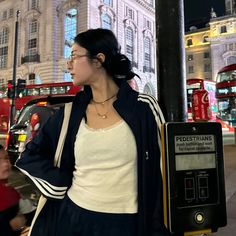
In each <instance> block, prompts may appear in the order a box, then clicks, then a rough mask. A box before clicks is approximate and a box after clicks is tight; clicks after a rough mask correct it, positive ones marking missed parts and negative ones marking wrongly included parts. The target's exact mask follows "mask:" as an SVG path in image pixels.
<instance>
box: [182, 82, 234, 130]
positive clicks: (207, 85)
mask: <svg viewBox="0 0 236 236" xmlns="http://www.w3.org/2000/svg"><path fill="white" fill-rule="evenodd" d="M198 89H205V90H206V91H207V92H208V94H209V103H210V109H211V115H212V119H211V121H215V122H219V123H221V126H222V130H224V131H229V132H234V128H233V127H231V126H230V125H228V123H226V122H224V120H222V119H221V117H218V114H219V113H218V107H217V98H216V93H217V92H216V91H217V84H216V82H215V81H212V80H204V79H200V78H192V79H187V102H188V121H193V115H192V94H193V91H194V90H198Z"/></svg>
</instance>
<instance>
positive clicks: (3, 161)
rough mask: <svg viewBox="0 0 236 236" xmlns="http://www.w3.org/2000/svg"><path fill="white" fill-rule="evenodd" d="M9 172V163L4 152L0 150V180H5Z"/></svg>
mask: <svg viewBox="0 0 236 236" xmlns="http://www.w3.org/2000/svg"><path fill="white" fill-rule="evenodd" d="M10 172H11V163H10V160H9V157H8V154H7V152H6V151H5V150H0V180H4V179H7V178H8V177H9V175H10Z"/></svg>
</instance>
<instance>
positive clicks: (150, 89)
mask: <svg viewBox="0 0 236 236" xmlns="http://www.w3.org/2000/svg"><path fill="white" fill-rule="evenodd" d="M143 92H144V93H146V94H149V95H152V96H155V91H154V89H153V86H152V84H150V83H147V84H145V86H144V88H143Z"/></svg>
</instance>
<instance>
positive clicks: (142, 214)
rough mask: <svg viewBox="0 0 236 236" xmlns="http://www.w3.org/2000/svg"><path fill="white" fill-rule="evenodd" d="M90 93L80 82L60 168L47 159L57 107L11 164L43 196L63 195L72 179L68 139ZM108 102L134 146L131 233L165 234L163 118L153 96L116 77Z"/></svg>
mask: <svg viewBox="0 0 236 236" xmlns="http://www.w3.org/2000/svg"><path fill="white" fill-rule="evenodd" d="M91 98H92V92H91V89H90V87H89V86H85V88H84V90H83V91H81V92H79V93H78V94H77V95H76V97H75V99H74V101H73V106H72V112H71V117H70V121H69V126H68V131H67V135H66V140H65V144H64V149H63V152H62V156H61V166H60V168H58V167H54V165H53V162H54V155H55V152H56V147H57V142H58V139H59V134H60V129H61V126H62V122H63V115H64V114H63V112H64V110H63V108H62V109H61V110H59V112H57V113H56V114H55V115H54V116H52V117H50V118H49V120H48V121H47V123H46V124H45V125H44V126H43V128H42V129H41V131H40V132H39V133H38V135H36V137H35V138H34V139H33V140H32V141H31V142H29V143H28V144H27V145H26V148H25V151H24V152H23V153H22V155H21V156H20V158H19V159H18V160H17V162H16V166H17V167H18V168H19V169H20V170H21V171H22V172H23V173H25V174H26V175H27V176H29V177H30V178H31V179H32V180H33V182H34V183H35V184H36V186H37V187H38V188H39V190H40V191H41V192H42V194H43V195H44V196H45V197H46V198H48V199H55V200H56V199H63V198H64V196H65V194H66V192H67V189H68V188H69V187H70V186H71V184H72V177H73V171H74V164H75V157H74V142H75V139H76V134H77V131H78V128H79V126H80V122H81V120H82V119H83V117H85V114H86V108H87V105H88V104H89V102H90V100H91ZM113 106H114V108H115V109H116V111H117V112H118V113H119V115H120V116H121V117H122V118H123V119H124V121H125V122H126V123H127V124H128V125H129V127H130V129H131V130H132V132H133V134H134V137H135V140H136V145H137V154H138V156H137V158H138V162H137V163H138V176H137V178H138V235H137V236H166V235H169V233H168V231H167V230H166V228H165V226H164V223H163V202H162V197H163V196H162V195H163V193H162V176H161V170H160V155H161V154H160V150H161V141H160V128H161V124H162V123H163V122H164V118H163V115H162V112H161V110H160V108H159V105H158V103H157V101H156V99H155V98H154V97H152V96H150V95H146V94H141V93H138V92H136V91H134V90H133V89H132V88H131V87H130V86H129V85H128V83H127V82H122V83H121V85H120V89H119V92H118V94H117V100H116V101H115V102H114V103H113ZM127 145H129V144H128V143H127ZM127 187H129V186H127Z"/></svg>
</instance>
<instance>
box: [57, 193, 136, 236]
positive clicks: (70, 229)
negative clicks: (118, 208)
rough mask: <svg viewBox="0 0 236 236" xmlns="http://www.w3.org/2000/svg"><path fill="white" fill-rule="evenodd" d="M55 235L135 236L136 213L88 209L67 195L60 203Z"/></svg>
mask: <svg viewBox="0 0 236 236" xmlns="http://www.w3.org/2000/svg"><path fill="white" fill-rule="evenodd" d="M57 223H58V224H57V226H58V228H57V234H56V235H57V236H65V235H66V236H136V235H137V233H136V232H137V214H111V213H100V212H94V211H89V210H86V209H83V208H81V207H79V206H77V205H76V204H75V203H74V202H72V201H71V200H70V199H69V197H68V196H67V197H65V199H64V200H63V203H62V205H61V208H60V211H59V215H58V222H57Z"/></svg>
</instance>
